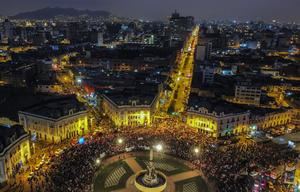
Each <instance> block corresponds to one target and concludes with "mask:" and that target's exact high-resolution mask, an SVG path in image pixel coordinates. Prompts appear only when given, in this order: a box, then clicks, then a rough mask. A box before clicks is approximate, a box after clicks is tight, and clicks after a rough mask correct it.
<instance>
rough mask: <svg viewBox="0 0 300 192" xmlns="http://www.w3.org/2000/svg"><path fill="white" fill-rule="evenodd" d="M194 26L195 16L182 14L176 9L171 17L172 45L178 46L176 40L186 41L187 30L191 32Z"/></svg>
mask: <svg viewBox="0 0 300 192" xmlns="http://www.w3.org/2000/svg"><path fill="white" fill-rule="evenodd" d="M193 26H194V17H192V16H186V17H183V16H180V14H179V13H177V11H175V12H174V13H173V14H172V16H171V17H170V19H169V28H170V45H171V46H176V45H177V43H176V42H180V41H184V40H185V39H184V38H185V37H186V33H187V32H191V31H192V29H193Z"/></svg>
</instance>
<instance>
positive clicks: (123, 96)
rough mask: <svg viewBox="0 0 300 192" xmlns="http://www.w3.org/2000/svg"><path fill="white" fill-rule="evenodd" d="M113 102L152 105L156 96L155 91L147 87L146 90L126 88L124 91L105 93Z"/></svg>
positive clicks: (119, 104) (117, 103) (121, 104)
mask: <svg viewBox="0 0 300 192" xmlns="http://www.w3.org/2000/svg"><path fill="white" fill-rule="evenodd" d="M104 95H105V96H106V97H107V98H109V99H110V100H111V101H112V102H114V103H115V104H116V105H118V106H126V105H133V104H135V105H136V106H138V105H151V103H152V102H153V100H154V99H155V97H156V94H155V92H152V91H150V90H149V89H147V88H145V89H144V90H138V89H125V90H123V91H115V92H111V93H107V94H104Z"/></svg>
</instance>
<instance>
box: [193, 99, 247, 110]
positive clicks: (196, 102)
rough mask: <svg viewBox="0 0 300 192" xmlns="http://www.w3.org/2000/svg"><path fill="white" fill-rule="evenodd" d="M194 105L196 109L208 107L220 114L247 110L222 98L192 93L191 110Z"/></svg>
mask: <svg viewBox="0 0 300 192" xmlns="http://www.w3.org/2000/svg"><path fill="white" fill-rule="evenodd" d="M192 107H193V109H194V110H196V111H197V110H199V109H200V108H206V109H207V110H208V112H209V113H213V112H216V113H217V114H218V115H220V114H221V113H224V114H225V115H226V114H231V113H243V112H247V110H246V109H244V108H242V107H240V105H238V104H233V103H229V102H226V101H223V100H220V99H213V98H211V97H210V98H208V97H199V96H197V95H191V96H190V98H189V102H188V108H189V110H190V109H191V108H192Z"/></svg>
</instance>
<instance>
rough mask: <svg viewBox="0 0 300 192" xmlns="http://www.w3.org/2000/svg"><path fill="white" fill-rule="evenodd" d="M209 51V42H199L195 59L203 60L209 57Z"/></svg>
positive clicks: (210, 44)
mask: <svg viewBox="0 0 300 192" xmlns="http://www.w3.org/2000/svg"><path fill="white" fill-rule="evenodd" d="M211 51H212V43H211V42H206V43H201V44H199V45H198V46H197V49H196V60H198V61H205V60H208V59H210V55H211Z"/></svg>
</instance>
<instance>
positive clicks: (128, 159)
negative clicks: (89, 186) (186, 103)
mask: <svg viewBox="0 0 300 192" xmlns="http://www.w3.org/2000/svg"><path fill="white" fill-rule="evenodd" d="M149 164H150V161H149V155H148V153H147V152H134V153H123V154H120V155H116V156H113V157H110V158H108V159H105V160H104V161H103V162H101V165H100V168H99V170H98V172H97V173H96V176H95V179H94V184H93V191H94V192H111V191H114V192H139V191H141V190H138V189H137V187H136V185H135V179H136V177H137V176H138V175H139V173H140V172H143V170H146V169H147V167H148V166H149ZM153 165H154V167H155V168H156V169H157V171H158V172H159V173H162V174H163V175H165V177H166V181H167V182H166V187H165V189H164V190H163V191H165V192H210V191H212V190H210V189H209V186H208V185H207V183H206V181H205V179H204V177H203V175H202V174H201V172H200V171H199V170H196V169H194V167H193V166H192V165H191V164H190V163H189V162H187V161H184V160H181V159H177V158H175V157H173V156H169V155H165V154H162V153H156V154H155V157H154V160H153Z"/></svg>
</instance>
